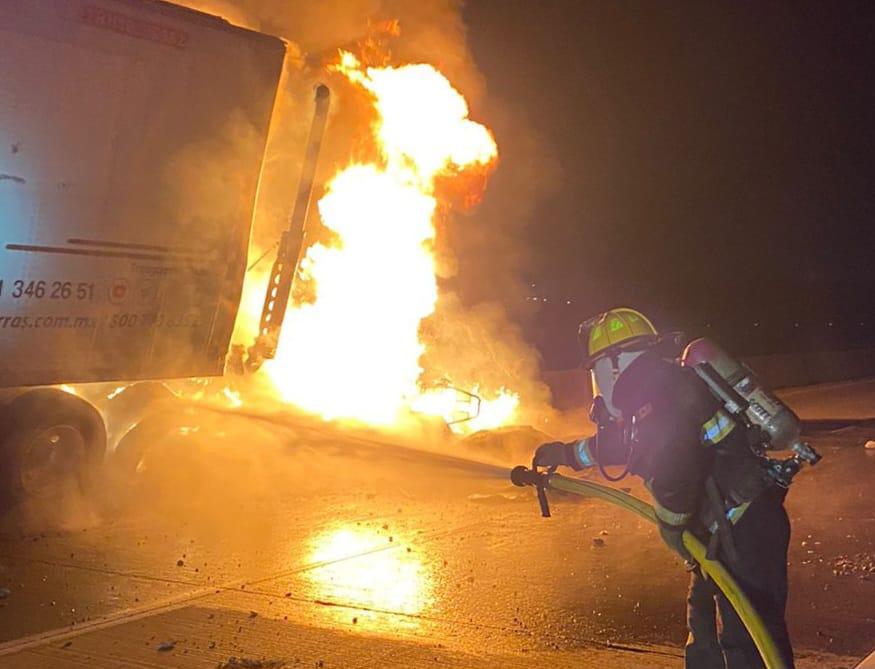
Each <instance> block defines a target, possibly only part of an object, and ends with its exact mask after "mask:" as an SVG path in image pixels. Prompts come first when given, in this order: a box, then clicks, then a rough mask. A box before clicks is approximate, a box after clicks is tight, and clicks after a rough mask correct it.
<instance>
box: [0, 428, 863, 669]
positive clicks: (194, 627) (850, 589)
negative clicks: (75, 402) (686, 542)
mask: <svg viewBox="0 0 875 669" xmlns="http://www.w3.org/2000/svg"><path fill="white" fill-rule="evenodd" d="M198 425H199V427H198V429H197V430H182V431H179V430H176V431H175V432H176V434H175V435H174V436H173V438H169V439H166V440H162V441H161V442H160V443H157V444H155V445H154V447H153V448H152V449H151V450H150V451H148V452H147V454H146V456H145V458H144V460H143V462H142V465H141V469H140V471H139V472H138V473H137V474H136V475H135V476H133V477H131V478H128V477H122V476H109V475H108V476H107V478H106V480H104V481H102V482H101V485H100V486H99V488H98V490H97V491H96V492H95V494H94V496H93V498H91V499H89V500H86V501H79V502H76V503H74V501H72V500H71V501H70V502H69V504H68V505H67V506H66V507H65V509H64V510H63V511H64V513H63V514H62V515H63V518H62V528H61V529H52V530H45V529H37V528H38V526H39V525H40V524H41V523H44V519H43V518H42V517H41V516H39V514H37V515H34V514H33V513H28V514H27V515H26V517H24V518H22V516H21V513H19V515H18V516H17V517H7V518H6V519H5V521H4V529H3V534H2V536H0V587H3V588H5V589H6V590H0V596H2V599H0V668H5V667H34V668H35V667H40V668H42V667H48V668H55V667H57V668H65V669H66V668H72V667H193V668H194V667H216V666H228V667H233V666H251V667H258V666H261V667H280V666H289V667H294V666H311V667H313V666H317V667H322V666H324V667H394V666H397V667H422V666H426V665H432V664H433V665H435V666H454V667H484V668H485V667H530V666H531V667H535V666H545V665H549V666H556V667H565V666H569V667H570V666H592V667H601V666H603V667H639V666H640V667H680V666H681V664H682V662H681V660H680V655H681V652H680V648H681V646H682V644H683V641H684V638H685V631H684V623H683V608H684V595H685V587H686V574H685V572H684V570H683V568H682V566H681V564H680V561H679V560H678V559H676V558H675V557H673V556H672V554H670V553H669V551H668V550H667V549H665V548H663V546H662V544H661V543H660V541H659V538H658V536H657V535H656V533H655V532H654V530H653V529H652V528H650V527H649V526H647V525H646V523H645V522H644V521H640V520H638V519H637V518H634V517H632V516H630V515H626V514H624V512H622V511H620V510H617V509H615V508H613V507H609V506H607V505H605V504H603V503H601V502H598V501H593V500H578V499H573V498H557V497H555V496H554V499H553V507H554V517H553V518H551V519H549V520H546V519H542V518H540V516H539V514H538V510H537V504H536V502H535V499H534V496H533V493H532V491H530V490H520V489H517V488H513V487H512V486H511V485H510V484H509V482H508V481H507V480H506V472H507V469H508V468H509V466H510V465H512V464H516V463H517V462H522V461H524V459H525V455H526V454H528V453H530V451H531V448H532V447H533V445H534V444H535V443H537V440H538V435H537V434H536V433H534V432H522V433H515V434H511V433H508V434H505V435H504V436H503V437H498V438H490V439H483V438H481V439H475V440H470V441H469V442H468V443H460V442H454V443H448V444H441V445H440V446H434V447H432V448H430V449H427V450H411V449H410V448H408V447H404V446H398V445H396V444H393V443H390V442H391V441H393V440H389V439H386V438H374V437H373V436H367V435H364V436H363V435H360V434H359V435H355V434H354V433H352V432H336V431H331V430H314V429H310V428H304V427H302V426H301V425H300V424H299V423H296V422H288V423H285V421H284V420H283V419H279V420H270V421H269V420H263V419H261V418H256V417H251V416H249V417H247V416H243V415H240V416H232V415H227V414H210V415H209V417H206V414H204V415H202V416H200V417H199V419H198ZM867 436H870V435H867V434H866V428H861V427H856V428H851V429H848V430H844V431H840V432H837V433H830V434H824V435H820V436H818V437H817V438H816V444H817V446H818V447H819V448H820V449H821V450H822V452H823V455H824V461H823V462H822V463H821V464H820V465H818V466H817V467H816V468H815V469H811V470H809V471H806V472H804V473H803V474H802V475H801V476H800V477H799V479H797V482H796V483H794V485H793V489H792V491H791V493H790V495H789V498H788V507H789V510H790V514H791V517H792V520H793V532H794V535H793V541H792V549H791V556H790V561H791V600H790V616H789V617H790V624H791V628H792V633H793V637H794V641H795V645H796V648H797V650H798V653H799V655H800V656H801V661H800V666H803V667H806V666H811V667H813V666H818V667H851V666H853V664H854V662H855V660H856V659H859V658H861V657H862V656H864V655H866V654H868V652H870V651H871V650H872V648H873V647H875V608H873V606H872V602H875V518H873V513H872V509H873V486H872V483H871V482H872V480H873V474H875V452H873V451H866V450H865V449H864V448H863V446H862V443H863V441H865V438H866V437H867ZM472 458H474V459H478V460H481V461H485V462H486V464H482V463H475V462H471V461H470V459H472ZM620 485H627V484H626V482H623V484H620ZM628 485H630V486H632V488H633V492H635V493H636V494H640V495H645V494H646V493H644V492H643V491H642V490H641V489H640V488H638V487H637V486H635V485H634V484H632V483H630V484H628ZM31 511H32V510H31ZM55 511H56V510H55ZM22 528H24V529H22ZM258 662H261V663H260V664H259V663H258ZM247 663H248V664H247Z"/></svg>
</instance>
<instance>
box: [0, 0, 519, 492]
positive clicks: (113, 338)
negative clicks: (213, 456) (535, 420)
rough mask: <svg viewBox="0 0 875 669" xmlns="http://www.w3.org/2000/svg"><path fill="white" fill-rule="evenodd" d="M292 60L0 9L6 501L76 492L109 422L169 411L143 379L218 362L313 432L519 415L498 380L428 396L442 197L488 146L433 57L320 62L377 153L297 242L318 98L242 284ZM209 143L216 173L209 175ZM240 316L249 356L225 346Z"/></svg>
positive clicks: (139, 26) (266, 44)
mask: <svg viewBox="0 0 875 669" xmlns="http://www.w3.org/2000/svg"><path fill="white" fill-rule="evenodd" d="M285 56H286V44H285V43H284V42H283V41H282V40H280V39H278V38H275V37H271V36H267V35H264V34H261V33H257V32H254V31H251V30H247V29H244V28H240V27H236V26H234V25H231V24H230V23H228V22H227V21H225V20H222V19H219V18H216V17H213V16H209V15H206V14H203V13H200V12H196V11H192V10H189V9H186V8H183V7H180V6H178V5H175V4H170V3H167V2H161V1H159V0H71V1H70V2H65V3H57V2H54V1H53V0H12V1H11V2H5V3H3V4H2V7H0V118H2V123H0V232H2V239H0V330H2V334H0V388H2V390H0V402H2V405H0V458H2V466H0V476H2V481H0V490H2V491H3V494H4V495H5V496H6V499H5V500H3V501H4V503H6V504H8V503H10V502H14V501H16V500H18V499H21V498H23V497H27V496H30V495H38V496H44V497H51V496H52V495H56V494H57V492H58V490H59V489H60V488H63V487H65V486H69V485H70V484H71V482H72V483H73V484H75V485H76V486H78V487H80V488H83V489H85V488H88V486H89V485H90V484H91V482H93V481H94V480H95V477H96V476H97V473H98V471H99V468H100V467H101V465H102V463H103V461H104V458H105V457H106V452H107V426H109V433H110V437H111V441H113V442H116V441H118V439H119V438H120V437H121V436H123V435H122V432H124V431H125V430H127V429H128V428H130V427H131V422H130V420H129V417H130V415H131V413H132V412H131V406H132V405H134V406H137V407H141V405H144V404H146V403H148V402H150V401H152V400H153V399H155V398H156V397H159V398H167V397H169V396H171V393H170V392H169V391H168V390H167V388H166V386H165V385H163V384H162V383H156V382H155V380H162V379H185V378H189V379H191V378H208V377H221V376H222V375H224V374H225V372H226V366H228V367H229V368H231V369H233V370H236V371H237V372H240V373H241V374H251V373H253V372H255V371H257V370H260V371H258V374H260V375H261V376H262V377H263V378H264V379H266V383H267V385H268V386H269V387H270V388H271V391H272V393H273V394H274V395H275V396H276V397H278V398H280V399H281V400H282V401H284V402H286V403H288V404H292V405H295V406H297V407H300V408H301V409H302V410H303V411H305V412H307V413H309V414H311V415H316V416H319V417H322V418H327V419H336V418H341V419H352V420H357V421H361V422H364V423H366V424H371V425H387V424H391V423H393V422H394V421H396V420H397V419H398V416H399V414H400V413H403V412H412V413H421V414H426V415H431V416H439V417H442V418H443V419H444V420H446V421H447V422H448V423H455V422H457V421H459V420H465V419H470V418H475V419H476V420H475V421H474V422H472V423H471V425H472V426H474V427H477V428H482V427H487V428H488V427H496V426H499V425H502V424H505V423H508V422H510V420H511V419H512V417H513V415H514V412H515V410H516V408H517V405H518V402H519V398H518V396H517V395H516V394H515V393H514V392H513V391H511V390H509V389H507V388H505V387H497V388H495V389H493V390H492V391H491V392H492V397H490V398H488V400H483V399H481V397H479V395H478V394H477V389H474V392H473V393H472V392H468V393H466V392H460V391H458V390H457V389H455V388H453V387H452V385H451V384H450V383H447V382H444V383H441V384H438V385H437V386H435V385H434V384H430V385H429V386H428V387H423V385H422V383H421V381H420V378H421V376H422V374H423V368H422V365H421V362H420V358H421V356H422V353H423V351H424V346H423V344H422V343H421V341H420V338H419V328H420V323H421V321H422V320H423V319H424V318H426V317H428V316H429V315H430V314H431V313H433V312H434V309H435V303H436V301H437V297H438V289H437V279H436V270H435V262H436V261H435V258H434V255H433V252H432V249H431V247H430V245H431V244H432V243H433V240H434V236H435V220H434V219H435V217H436V216H437V210H438V202H437V199H436V197H435V190H436V183H437V182H438V181H440V180H442V179H447V178H450V177H454V176H456V177H458V176H459V175H461V174H462V173H463V172H464V171H465V170H466V169H468V168H472V169H473V170H474V171H475V172H476V171H480V172H483V171H484V170H486V169H488V168H489V166H490V165H491V164H493V163H494V160H495V158H496V155H497V149H496V146H495V142H494V139H493V138H492V136H491V133H490V132H489V131H488V130H487V129H486V128H485V127H484V126H481V125H479V124H477V123H475V122H473V121H470V120H469V119H468V118H467V115H468V109H467V104H466V102H465V100H464V98H463V97H462V96H461V95H460V94H459V93H458V92H457V91H455V89H453V88H452V86H451V85H450V84H449V82H448V81H447V80H446V79H445V78H444V77H443V76H442V75H441V74H440V73H439V72H438V71H437V70H435V69H434V68H432V67H431V66H428V65H410V66H405V67H401V68H392V67H388V66H385V67H368V66H366V65H365V64H363V63H361V62H359V60H358V59H357V58H356V57H355V56H354V55H353V54H352V53H348V52H341V54H340V56H339V57H338V59H337V61H336V62H335V63H333V64H332V65H331V68H330V69H331V71H332V72H333V74H334V76H338V77H341V78H342V79H343V80H344V81H345V82H346V83H347V84H349V85H351V86H354V87H356V88H358V89H359V90H360V91H362V92H364V93H365V94H366V95H367V96H369V98H370V99H371V100H372V103H373V105H374V108H375V110H376V120H375V122H374V123H373V125H372V131H373V137H372V138H371V141H372V143H373V144H374V145H376V146H377V147H378V149H377V150H376V151H375V154H376V157H375V158H374V159H373V160H371V161H359V162H353V163H352V164H350V165H349V166H348V167H346V168H344V169H342V170H340V171H339V172H338V173H337V174H336V175H335V176H334V177H333V179H331V180H330V182H329V183H328V185H327V186H326V189H325V190H326V193H325V195H324V196H323V197H322V199H321V200H320V201H319V214H320V218H321V222H322V225H323V226H324V227H325V228H326V229H328V230H329V231H330V233H331V235H332V236H333V241H331V242H327V243H316V244H310V245H307V244H305V243H304V239H303V238H304V234H305V225H306V221H307V211H308V206H309V203H310V199H311V191H312V189H313V183H314V175H315V167H316V161H317V157H318V154H319V145H320V141H321V137H322V132H323V130H324V127H325V124H326V118H327V111H328V97H329V94H328V89H327V88H326V87H324V86H320V87H318V88H317V89H316V96H315V97H316V100H315V114H314V116H313V121H312V126H311V127H310V137H309V140H308V144H307V150H306V156H305V160H304V163H303V167H302V170H301V174H300V180H299V186H298V190H297V198H295V201H294V206H293V208H292V212H293V213H292V215H291V217H290V221H289V225H288V229H287V230H286V231H285V232H284V233H283V234H282V237H281V238H280V240H279V241H278V242H277V244H276V247H277V254H276V259H275V261H274V263H273V267H272V269H271V271H270V272H269V274H263V275H260V274H258V272H259V271H261V270H260V269H258V268H257V269H256V271H255V272H254V273H251V274H250V278H251V277H252V276H255V277H256V278H257V279H258V280H255V281H254V282H252V285H254V286H255V289H254V290H246V291H244V290H243V284H244V278H245V277H246V276H247V262H248V258H249V256H250V255H251V254H250V232H251V228H252V223H253V217H254V212H255V210H256V205H257V202H258V196H259V185H260V179H261V175H262V173H263V170H264V165H265V154H266V150H267V146H268V142H269V139H270V134H271V126H272V120H273V122H274V123H275V116H276V114H275V107H276V104H277V98H278V91H279V90H280V83H281V77H282V74H283V63H284V59H285ZM308 113H309V110H308ZM241 121H242V122H241ZM423 124H425V126H424V125H423ZM423 127H427V128H431V129H433V132H423ZM241 128H242V129H243V130H241ZM193 147H194V148H193ZM204 148H205V150H206V154H207V155H209V154H210V153H215V154H221V155H222V157H223V160H221V161H215V162H213V161H211V160H201V159H200V157H201V156H202V155H204V152H203V151H202V149H204ZM193 163H195V164H196V169H192V164H193ZM228 164H233V166H234V167H233V170H230V171H229V170H226V169H224V166H226V165H228ZM183 175H184V176H183ZM289 199H290V200H292V199H293V198H291V197H290V198H289ZM387 202H388V203H390V205H389V206H388V207H387V206H386V203H387ZM270 250H271V249H267V251H268V252H269V251H270ZM254 255H256V256H262V255H263V253H262V250H261V249H258V250H256V253H255V254H254ZM364 274H367V275H368V277H369V281H368V282H367V283H368V285H367V287H366V288H365V287H364V285H363V282H362V281H361V280H360V277H361V276H362V275H364ZM375 287H376V288H375ZM365 291H367V293H368V294H367V295H366V294H365ZM375 292H376V293H377V294H379V295H380V297H379V299H378V300H377V301H376V302H377V303H382V304H383V305H384V308H383V309H382V310H380V309H376V311H377V313H374V312H375V300H374V293H375ZM299 293H300V294H299ZM302 295H303V296H302ZM290 297H291V302H290ZM357 319H358V320H360V321H361V322H364V321H365V320H367V319H370V320H371V321H374V320H376V319H382V322H381V325H380V327H379V328H374V327H370V328H361V333H360V335H359V336H361V337H364V338H365V339H366V341H365V342H364V345H365V346H366V347H369V348H370V349H371V350H373V351H374V354H373V355H372V356H370V359H363V358H365V356H361V355H359V354H358V353H357V350H360V349H349V355H350V356H354V357H355V359H352V357H351V358H350V359H348V360H347V359H340V360H333V361H332V362H331V364H330V365H329V367H333V368H338V369H345V370H347V372H346V373H347V376H348V377H349V378H350V380H351V382H350V383H345V384H342V385H340V384H337V383H332V379H331V376H330V375H328V376H327V377H326V374H325V369H326V363H325V361H324V360H323V359H321V358H320V356H318V355H314V354H313V351H316V350H317V349H318V346H317V344H320V343H321V344H324V340H325V339H326V338H329V337H331V336H338V334H337V333H342V332H345V331H344V324H345V323H346V322H350V321H355V320H357ZM284 321H285V328H283V323H284ZM235 323H236V326H237V330H238V337H239V332H243V333H244V334H245V335H246V336H248V337H249V338H250V339H249V343H248V344H245V345H244V344H243V343H239V342H238V343H237V345H235V346H233V347H232V346H231V343H232V336H233V335H234V332H235ZM367 338H371V340H367ZM253 339H254V343H252V341H253ZM336 344H337V345H336V346H334V347H333V349H332V350H334V351H340V350H344V345H343V343H342V342H336ZM229 347H230V350H231V355H230V356H229ZM229 361H230V362H229ZM352 366H355V367H356V373H354V374H352V375H350V374H349V373H348V370H349V369H350V367H352ZM320 379H322V382H321V383H320ZM110 382H111V385H110V386H107V385H106V384H107V383H110ZM71 384H74V385H71ZM222 387H223V389H224V391H223V392H224V394H225V395H226V396H227V397H228V400H229V402H230V403H231V404H239V403H240V399H239V395H238V394H237V393H236V392H235V391H233V390H230V389H229V387H228V386H227V385H224V384H223V386H222ZM107 388H109V390H110V391H109V392H108V391H107ZM344 389H345V390H344ZM123 400H124V401H123ZM119 416H121V417H119ZM477 421H479V422H477Z"/></svg>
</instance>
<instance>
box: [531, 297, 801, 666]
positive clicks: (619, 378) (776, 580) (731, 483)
mask: <svg viewBox="0 0 875 669" xmlns="http://www.w3.org/2000/svg"><path fill="white" fill-rule="evenodd" d="M580 338H581V343H582V345H583V347H584V349H585V356H586V357H585V366H586V368H587V369H588V370H589V371H590V374H591V377H592V382H593V396H594V401H593V406H592V411H591V417H592V419H593V422H594V423H595V424H596V426H597V433H596V435H595V436H594V437H589V438H586V439H582V440H580V441H576V442H571V443H561V442H552V443H548V444H542V445H541V446H539V447H538V449H537V451H536V452H535V460H534V462H535V464H536V465H538V466H544V467H550V466H559V465H565V466H569V467H571V468H573V469H576V470H581V469H584V468H587V467H594V466H595V467H598V468H599V469H600V470H601V472H602V474H603V475H604V476H606V477H607V478H608V479H610V480H619V478H622V476H624V475H625V474H626V473H631V474H634V475H637V476H639V477H641V478H642V479H643V480H644V482H645V485H646V486H647V488H648V490H649V491H650V493H651V495H652V497H653V500H654V507H655V509H656V515H657V518H658V520H659V532H660V535H661V536H662V538H663V540H664V541H665V543H666V544H667V545H668V546H669V547H670V548H671V549H672V550H674V551H676V552H677V553H678V554H679V555H680V556H681V557H682V558H684V559H685V560H687V563H688V566H690V570H691V580H690V588H689V593H688V597H687V627H688V630H689V637H688V639H687V644H686V648H685V658H686V663H685V666H686V667H687V669H742V668H744V669H750V668H752V667H762V666H763V664H762V660H761V659H760V655H759V652H758V651H757V649H756V646H755V645H754V643H753V640H752V639H751V637H750V635H749V634H748V633H747V630H746V629H745V627H744V625H743V624H742V622H741V620H740V618H739V617H738V615H737V614H736V613H735V611H734V609H733V608H732V605H731V604H730V603H729V601H728V600H726V598H725V597H723V595H722V594H721V593H720V592H719V591H718V590H717V588H716V586H714V584H713V583H712V582H710V581H708V580H706V579H705V578H703V576H702V574H701V572H700V571H699V570H698V569H696V568H693V567H692V565H693V562H692V559H691V557H690V556H689V555H688V553H687V551H686V549H685V548H684V546H683V543H682V541H681V535H682V534H683V532H684V530H685V529H687V530H690V531H691V532H693V533H694V534H696V535H697V536H698V537H699V538H700V539H702V540H703V542H704V543H705V544H706V545H708V547H709V552H710V555H711V557H715V556H716V557H719V559H720V560H721V561H722V562H723V563H724V564H725V565H726V566H727V568H728V569H729V571H730V572H731V573H732V575H733V576H734V577H735V578H736V580H737V581H738V582H739V584H740V585H741V587H742V589H743V590H744V591H745V593H746V594H747V595H748V597H749V598H750V599H751V601H752V603H753V604H754V606H755V608H756V609H757V611H758V612H759V613H760V615H761V616H762V618H763V620H764V622H765V624H766V627H767V628H768V631H769V632H770V634H771V635H772V637H773V638H774V640H775V643H776V644H777V646H778V648H779V649H780V651H781V654H782V655H783V657H784V661H785V663H786V666H787V667H788V668H792V667H793V651H792V649H791V646H790V639H789V635H788V633H787V625H786V622H785V619H784V610H785V606H786V601H787V547H788V544H789V539H790V522H789V519H788V517H787V513H786V511H785V509H784V506H783V502H784V497H785V494H786V489H785V488H783V487H781V486H778V485H776V484H775V482H774V479H773V478H771V477H769V475H768V473H767V472H766V470H765V468H764V467H763V464H762V461H761V458H759V457H758V456H757V455H756V453H755V452H754V450H753V449H751V447H750V446H751V444H750V441H749V439H750V438H751V436H750V434H749V433H748V432H747V431H746V430H744V429H743V426H741V425H739V424H737V423H736V422H735V421H734V420H733V419H732V417H731V416H730V414H728V413H727V412H726V411H725V410H724V409H723V405H722V403H721V402H720V401H719V400H718V399H717V398H716V397H715V396H714V395H713V394H712V393H711V392H710V391H709V390H708V387H707V386H706V385H705V383H704V382H703V381H702V380H701V379H700V378H699V377H698V376H697V375H696V373H695V372H694V371H693V370H692V369H689V368H686V367H683V366H681V365H680V364H679V362H678V360H677V355H678V350H677V346H676V345H674V343H673V342H672V341H671V340H670V339H671V338H662V337H660V335H659V334H658V333H657V331H656V329H655V328H654V327H653V324H652V323H651V322H650V321H649V320H648V319H647V318H646V317H645V316H644V315H643V314H641V313H639V312H637V311H635V310H633V309H628V308H617V309H612V310H610V311H607V312H605V313H603V314H599V315H598V316H596V317H594V318H592V319H589V320H588V321H585V322H584V323H583V324H581V326H580ZM605 465H622V466H623V467H625V471H624V473H623V474H622V475H621V476H619V477H612V476H610V475H609V474H608V472H607V471H606V470H605Z"/></svg>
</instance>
